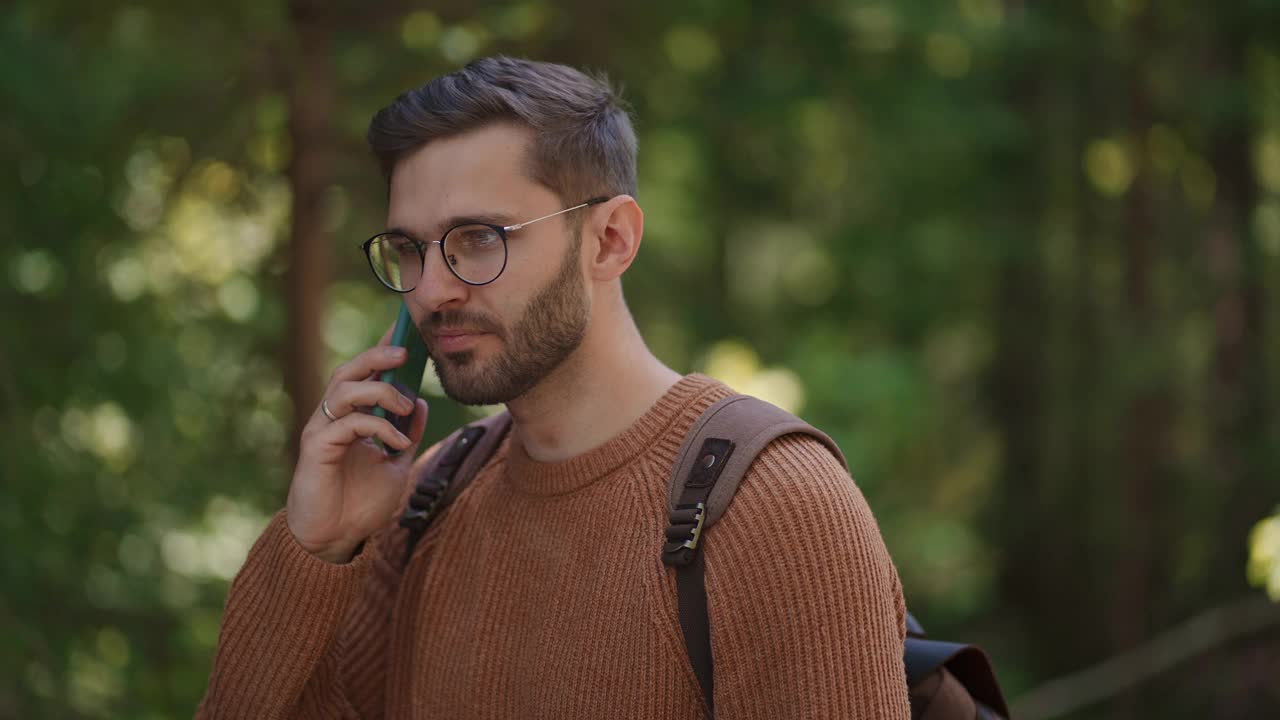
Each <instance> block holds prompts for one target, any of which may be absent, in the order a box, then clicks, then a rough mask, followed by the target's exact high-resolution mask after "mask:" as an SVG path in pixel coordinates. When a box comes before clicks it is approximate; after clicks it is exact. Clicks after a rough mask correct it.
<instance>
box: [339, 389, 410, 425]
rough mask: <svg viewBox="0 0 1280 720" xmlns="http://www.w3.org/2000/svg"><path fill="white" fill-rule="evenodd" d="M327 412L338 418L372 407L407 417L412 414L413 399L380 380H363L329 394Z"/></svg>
mask: <svg viewBox="0 0 1280 720" xmlns="http://www.w3.org/2000/svg"><path fill="white" fill-rule="evenodd" d="M327 402H328V403H329V410H330V411H331V412H332V413H333V414H334V415H337V416H338V417H342V416H344V415H349V414H350V413H353V412H357V411H359V410H361V409H362V408H372V407H373V406H374V405H377V406H379V407H381V408H382V409H384V410H386V411H387V412H392V413H395V414H396V415H408V414H410V413H412V412H413V399H412V398H408V397H405V395H404V393H401V392H400V391H399V390H397V389H395V387H393V386H392V385H391V384H390V383H384V382H382V381H381V380H363V381H359V382H344V383H342V384H340V385H338V386H336V387H334V389H333V391H332V392H330V393H329V396H328V398H327Z"/></svg>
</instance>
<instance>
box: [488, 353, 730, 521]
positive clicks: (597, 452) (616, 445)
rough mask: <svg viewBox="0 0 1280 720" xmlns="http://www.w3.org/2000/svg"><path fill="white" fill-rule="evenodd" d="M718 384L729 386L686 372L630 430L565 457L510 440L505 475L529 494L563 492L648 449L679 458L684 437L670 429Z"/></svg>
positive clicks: (610, 470) (589, 482)
mask: <svg viewBox="0 0 1280 720" xmlns="http://www.w3.org/2000/svg"><path fill="white" fill-rule="evenodd" d="M717 390H719V391H721V392H723V393H727V392H728V389H727V388H726V387H725V386H724V384H723V383H721V382H719V381H718V380H715V379H713V378H709V377H707V376H705V375H701V374H698V373H693V374H690V375H686V376H684V377H682V378H680V379H679V380H678V381H676V383H675V384H674V385H672V386H671V388H670V389H668V390H667V392H666V393H665V394H664V395H663V396H662V397H660V398H658V401H657V402H655V403H654V404H653V406H652V407H650V408H649V409H648V410H647V411H645V413H644V414H643V415H641V416H640V417H639V418H638V419H637V420H636V421H635V422H634V423H632V424H631V426H630V427H628V428H627V429H626V430H624V431H622V432H621V433H619V434H618V435H615V436H614V437H613V438H612V439H610V440H607V441H606V442H605V443H604V444H603V445H599V446H597V447H595V448H593V449H591V450H588V451H586V452H584V453H581V454H579V455H575V456H574V457H571V458H567V459H565V460H560V461H556V462H539V461H537V460H534V459H533V458H530V457H529V456H528V454H526V453H525V450H524V447H523V446H522V445H520V443H517V442H508V443H507V445H508V446H509V447H508V448H507V472H506V481H507V483H508V484H510V485H511V486H512V487H514V488H515V489H517V490H519V491H521V492H525V493H528V494H530V495H563V494H566V493H571V492H573V491H575V490H579V489H581V488H583V487H586V486H587V485H590V484H591V483H593V482H594V481H596V480H599V479H600V478H603V477H605V476H606V475H608V474H610V473H612V472H613V471H615V470H617V469H618V468H619V467H622V466H623V465H626V464H628V463H629V462H631V461H632V460H633V459H635V458H636V457H637V456H638V455H640V454H641V453H643V452H645V451H647V450H657V451H658V452H660V453H661V454H662V455H663V456H664V457H665V456H668V455H669V456H670V458H672V459H674V458H675V455H676V453H677V452H678V451H679V449H680V443H681V442H682V441H683V439H684V438H683V437H673V436H672V434H671V433H670V432H668V430H670V428H671V426H672V424H673V423H675V422H676V421H678V420H680V419H681V418H683V417H684V416H686V415H689V414H690V412H691V411H692V406H693V405H694V404H695V401H696V400H697V399H698V398H700V397H702V396H704V395H706V394H707V393H709V392H716V391H717ZM697 412H700V410H698V411H697ZM695 415H696V413H695ZM668 445H670V447H667V446H668Z"/></svg>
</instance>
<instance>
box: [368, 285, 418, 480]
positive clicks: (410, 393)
mask: <svg viewBox="0 0 1280 720" xmlns="http://www.w3.org/2000/svg"><path fill="white" fill-rule="evenodd" d="M391 344H392V345H395V346H397V347H402V348H404V349H406V350H408V351H409V357H408V359H406V360H405V361H404V364H403V365H401V366H400V367H398V368H393V369H391V370H387V371H384V372H383V373H382V374H381V375H380V376H378V379H379V380H381V381H382V382H386V383H391V385H392V387H394V388H395V389H397V390H399V391H400V393H401V394H402V395H404V396H405V397H407V398H409V400H411V401H415V402H416V401H417V399H418V389H419V388H421V387H422V375H423V373H425V372H426V370H427V346H426V344H425V343H423V342H422V336H421V335H419V334H418V328H417V326H416V325H414V324H413V316H411V315H410V314H409V307H408V306H407V305H405V304H404V303H400V314H399V315H398V316H397V317H396V326H395V329H394V330H392V331H391ZM373 414H374V415H375V416H377V417H380V418H386V419H387V420H388V421H390V422H391V424H392V425H393V426H394V427H395V429H397V430H399V431H400V432H402V433H404V434H405V435H406V436H407V435H408V434H409V426H410V425H411V424H412V423H413V416H412V415H396V414H395V413H393V412H388V411H387V410H386V408H383V407H382V406H380V405H379V406H375V407H374V408H373ZM378 444H379V445H382V447H383V449H384V450H386V451H387V453H388V454H390V455H399V454H400V451H399V450H396V449H395V448H392V447H387V446H386V445H383V443H382V441H381V440H379V441H378Z"/></svg>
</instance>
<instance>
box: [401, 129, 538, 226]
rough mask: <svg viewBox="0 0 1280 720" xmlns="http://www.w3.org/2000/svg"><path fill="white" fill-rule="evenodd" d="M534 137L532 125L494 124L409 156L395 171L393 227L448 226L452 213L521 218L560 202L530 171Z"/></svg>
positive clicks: (450, 138) (455, 215)
mask: <svg viewBox="0 0 1280 720" xmlns="http://www.w3.org/2000/svg"><path fill="white" fill-rule="evenodd" d="M532 138H533V131H532V130H531V129H528V128H523V127H520V126H516V125H511V124H505V123H504V124H493V125H487V126H485V127H482V128H478V129H476V130H470V131H468V132H465V133H462V134H459V135H455V136H452V137H447V138H442V139H439V140H433V141H431V142H429V143H427V144H426V145H423V146H422V147H420V148H418V149H417V150H415V151H413V152H412V153H410V154H408V155H406V156H405V157H404V158H402V159H401V160H400V161H399V162H398V163H396V167H395V170H394V171H393V172H392V175H391V190H390V196H389V204H388V209H387V219H388V226H389V227H405V228H412V229H416V230H424V231H426V230H443V229H444V228H441V227H440V224H441V223H444V222H446V221H447V220H448V219H449V218H452V217H457V216H466V215H474V214H477V213H485V214H490V215H494V214H504V215H511V216H512V217H513V218H517V219H518V216H520V215H521V213H524V212H528V211H532V209H534V208H539V209H540V208H543V207H547V206H549V205H552V204H554V198H555V194H554V193H552V192H551V190H549V189H548V188H546V187H544V186H543V185H541V184H539V183H537V182H535V181H533V180H532V179H530V178H529V176H528V174H527V173H526V171H525V163H526V151H527V150H528V147H529V143H530V142H531V141H532ZM548 198H551V199H552V201H551V202H548ZM517 219H513V220H512V221H513V222H515V221H517Z"/></svg>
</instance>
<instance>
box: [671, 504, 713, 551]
mask: <svg viewBox="0 0 1280 720" xmlns="http://www.w3.org/2000/svg"><path fill="white" fill-rule="evenodd" d="M670 520H671V525H669V526H668V527H667V543H666V544H665V545H664V546H663V548H662V562H664V563H666V564H667V565H670V566H672V567H683V566H685V565H688V564H689V563H690V562H693V556H694V554H695V553H697V552H698V542H699V541H700V540H701V539H702V529H703V526H704V524H705V523H706V520H707V504H706V503H703V502H700V503H696V504H694V505H680V506H678V507H676V509H675V510H673V511H672V512H671V518H670Z"/></svg>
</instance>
